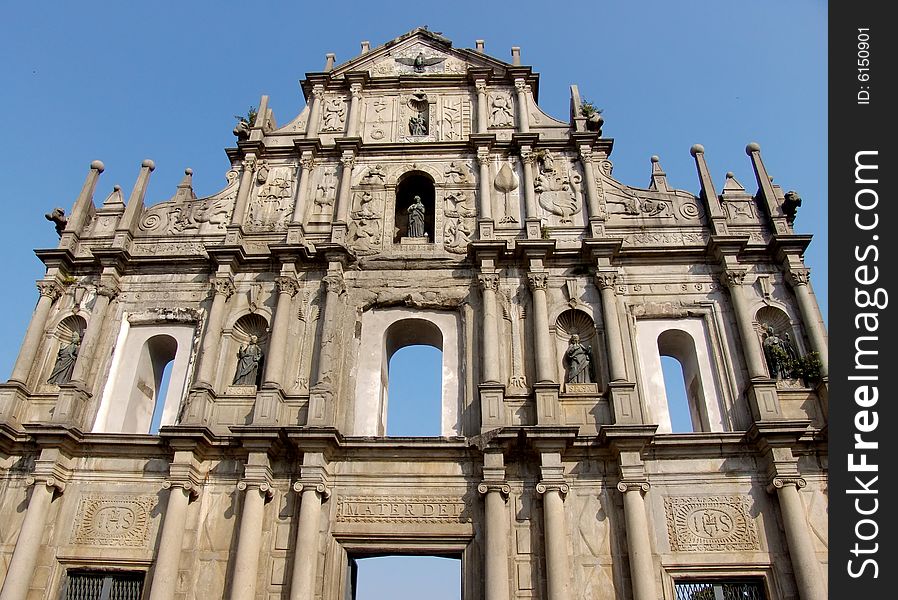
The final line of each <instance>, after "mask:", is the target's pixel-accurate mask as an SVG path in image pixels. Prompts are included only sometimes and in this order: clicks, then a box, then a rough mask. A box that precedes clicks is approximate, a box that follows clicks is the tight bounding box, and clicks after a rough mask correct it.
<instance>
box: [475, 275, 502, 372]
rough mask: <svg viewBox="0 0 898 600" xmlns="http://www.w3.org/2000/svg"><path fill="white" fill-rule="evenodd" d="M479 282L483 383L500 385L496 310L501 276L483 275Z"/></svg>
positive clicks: (478, 279) (479, 277)
mask: <svg viewBox="0 0 898 600" xmlns="http://www.w3.org/2000/svg"><path fill="white" fill-rule="evenodd" d="M477 281H478V283H480V287H481V289H482V290H483V332H482V336H481V341H482V348H483V382H484V383H499V319H498V315H497V310H496V309H497V305H496V293H497V292H498V291H499V275H498V274H496V273H481V274H480V275H478V276H477Z"/></svg>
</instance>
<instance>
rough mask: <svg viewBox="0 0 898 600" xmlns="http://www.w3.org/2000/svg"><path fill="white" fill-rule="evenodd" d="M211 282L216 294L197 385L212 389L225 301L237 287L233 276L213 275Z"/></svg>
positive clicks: (200, 356) (203, 346) (201, 357)
mask: <svg viewBox="0 0 898 600" xmlns="http://www.w3.org/2000/svg"><path fill="white" fill-rule="evenodd" d="M210 283H211V284H212V290H213V294H214V295H213V296H212V307H211V308H210V309H209V320H208V321H207V323H206V332H205V334H204V335H203V345H202V346H201V348H200V355H199V357H198V359H199V367H198V368H197V376H196V386H197V387H202V388H206V389H210V390H211V389H212V388H213V387H214V385H213V384H214V382H213V379H214V378H215V370H216V367H217V365H218V347H219V343H220V342H221V324H222V321H223V320H224V309H225V303H226V302H227V301H228V298H230V297H231V296H232V295H233V294H234V291H235V288H234V281H233V280H232V279H231V277H220V276H219V277H213V278H212V279H211V281H210Z"/></svg>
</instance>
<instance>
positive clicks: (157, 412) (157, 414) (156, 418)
mask: <svg viewBox="0 0 898 600" xmlns="http://www.w3.org/2000/svg"><path fill="white" fill-rule="evenodd" d="M174 364H175V361H174V360H170V361H168V363H167V364H166V365H165V368H164V369H162V381H161V383H160V384H159V394H158V396H159V398H165V397H167V396H168V384H169V383H170V382H171V371H172V365H174ZM163 408H165V402H159V399H158V398H157V399H156V408H154V409H153V420H152V421H150V433H151V434H153V435H156V434H157V433H159V426H160V425H161V423H162V409H163Z"/></svg>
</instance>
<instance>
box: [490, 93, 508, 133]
mask: <svg viewBox="0 0 898 600" xmlns="http://www.w3.org/2000/svg"><path fill="white" fill-rule="evenodd" d="M490 125H492V126H493V127H509V126H511V125H514V114H512V112H511V102H510V101H509V100H508V97H507V96H506V95H504V94H496V95H495V96H493V97H492V99H491V102H490Z"/></svg>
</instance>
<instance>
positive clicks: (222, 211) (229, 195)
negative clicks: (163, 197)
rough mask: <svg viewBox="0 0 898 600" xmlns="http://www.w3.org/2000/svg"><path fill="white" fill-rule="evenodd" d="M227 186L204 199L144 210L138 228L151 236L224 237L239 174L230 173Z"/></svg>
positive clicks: (159, 205) (185, 199) (171, 202)
mask: <svg viewBox="0 0 898 600" xmlns="http://www.w3.org/2000/svg"><path fill="white" fill-rule="evenodd" d="M227 179H228V184H227V186H226V187H225V188H224V189H223V190H221V191H220V192H218V193H216V194H213V195H211V196H208V197H205V198H183V199H182V198H178V197H177V196H176V197H175V198H174V199H172V200H169V201H168V202H162V203H160V204H157V205H155V206H151V207H149V208H147V209H146V210H144V213H143V216H141V218H140V222H139V224H138V227H139V228H140V231H141V232H142V233H145V234H148V235H205V234H216V233H223V232H224V230H225V227H227V224H228V223H229V222H230V221H231V213H232V212H233V211H234V202H235V201H236V199H237V187H238V181H239V172H238V171H237V169H231V170H230V171H228V172H227Z"/></svg>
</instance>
